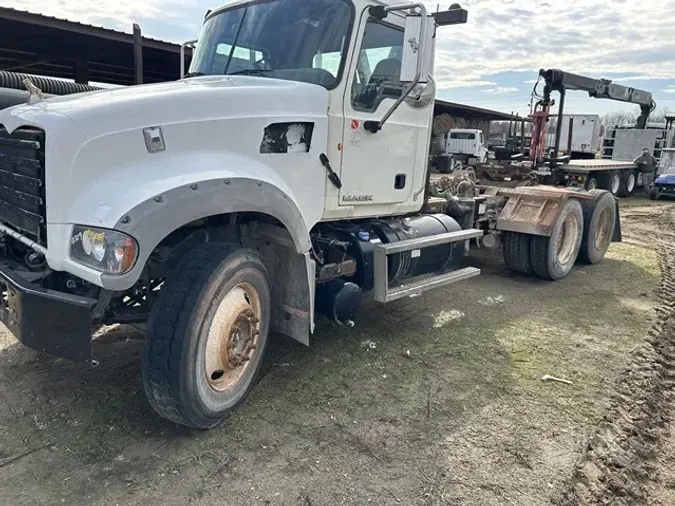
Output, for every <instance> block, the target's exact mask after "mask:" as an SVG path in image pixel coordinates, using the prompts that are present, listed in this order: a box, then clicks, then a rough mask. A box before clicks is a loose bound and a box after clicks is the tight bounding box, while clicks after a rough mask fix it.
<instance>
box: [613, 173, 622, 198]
mask: <svg viewBox="0 0 675 506" xmlns="http://www.w3.org/2000/svg"><path fill="white" fill-rule="evenodd" d="M620 186H621V178H620V177H619V175H618V174H615V175H614V177H612V193H613V194H614V195H616V194H617V193H619V187H620Z"/></svg>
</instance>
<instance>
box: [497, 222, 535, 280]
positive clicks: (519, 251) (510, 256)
mask: <svg viewBox="0 0 675 506" xmlns="http://www.w3.org/2000/svg"><path fill="white" fill-rule="evenodd" d="M531 238H532V236H530V235H527V234H519V233H516V232H505V233H504V245H503V250H502V251H503V254H504V262H505V263H506V267H507V268H508V269H509V270H511V271H513V272H517V273H518V274H527V275H530V274H532V262H531V260H530V241H531Z"/></svg>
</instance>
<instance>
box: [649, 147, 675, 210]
mask: <svg viewBox="0 0 675 506" xmlns="http://www.w3.org/2000/svg"><path fill="white" fill-rule="evenodd" d="M659 172H660V175H659V176H658V177H657V178H656V181H654V184H653V186H652V190H651V192H650V193H649V198H650V199H652V200H657V199H659V198H660V197H675V150H673V149H664V150H663V153H662V155H661V164H660V167H659Z"/></svg>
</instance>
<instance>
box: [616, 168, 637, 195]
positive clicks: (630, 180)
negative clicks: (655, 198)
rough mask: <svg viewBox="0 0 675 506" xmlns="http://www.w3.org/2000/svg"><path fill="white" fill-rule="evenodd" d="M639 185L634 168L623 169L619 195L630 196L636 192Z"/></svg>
mask: <svg viewBox="0 0 675 506" xmlns="http://www.w3.org/2000/svg"><path fill="white" fill-rule="evenodd" d="M636 186H637V177H636V176H635V172H633V171H632V170H628V171H622V173H621V184H620V186H619V193H618V196H619V197H630V196H631V195H633V193H634V192H635V187H636Z"/></svg>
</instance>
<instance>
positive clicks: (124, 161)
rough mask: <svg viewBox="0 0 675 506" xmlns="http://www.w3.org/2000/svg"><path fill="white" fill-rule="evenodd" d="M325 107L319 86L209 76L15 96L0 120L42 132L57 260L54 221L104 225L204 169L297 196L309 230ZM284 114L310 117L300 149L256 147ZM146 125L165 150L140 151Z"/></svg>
mask: <svg viewBox="0 0 675 506" xmlns="http://www.w3.org/2000/svg"><path fill="white" fill-rule="evenodd" d="M327 107H328V91H327V90H326V89H325V88H322V87H320V86H316V85H311V84H305V83H299V82H291V81H279V80H273V79H266V78H257V77H248V76H246V77H245V76H231V77H223V76H211V77H202V78H195V79H189V80H185V81H178V82H171V83H163V84H158V85H147V86H134V87H129V88H119V89H115V90H108V91H100V92H92V93H86V94H80V95H70V96H67V97H59V98H55V99H52V100H49V101H46V102H45V103H42V104H37V105H33V106H29V105H23V106H17V107H14V108H10V109H5V110H3V111H1V112H0V124H3V125H5V127H7V129H8V130H9V131H10V132H11V131H12V130H14V129H15V128H17V127H18V126H21V125H28V126H36V127H41V128H43V129H44V130H45V132H46V174H47V179H46V196H47V206H48V211H47V221H48V229H47V234H48V242H49V250H48V253H47V261H48V263H49V265H50V267H52V268H53V269H56V270H62V269H63V268H64V267H65V266H66V264H68V261H67V241H68V234H63V230H64V228H63V227H60V226H61V225H62V226H64V227H70V224H73V223H80V224H85V225H94V226H99V227H104V228H113V227H114V226H115V224H116V223H117V222H118V221H119V219H120V218H121V217H122V216H123V215H124V214H125V213H126V212H128V211H129V210H130V209H132V208H134V207H135V206H136V205H138V204H139V203H141V202H143V201H146V200H148V199H151V198H153V197H154V196H156V195H160V194H161V193H163V192H165V191H168V190H170V189H172V188H175V187H178V186H181V185H186V184H190V183H191V182H198V181H203V180H208V179H214V178H234V177H250V178H255V179H257V180H260V181H265V182H267V183H269V184H271V185H274V186H276V187H277V188H279V189H280V190H281V191H282V192H284V193H285V194H286V195H288V196H289V198H290V199H291V200H292V201H293V202H295V203H296V204H297V207H298V208H299V209H300V212H301V216H299V217H298V218H299V219H302V220H303V221H304V222H305V225H306V227H307V229H308V230H309V229H310V228H311V227H312V226H313V225H314V224H315V223H317V222H318V221H319V220H320V219H321V216H322V214H323V208H324V188H325V180H326V171H325V169H324V168H323V167H322V165H321V163H320V162H319V154H320V153H323V152H325V151H326V141H327V138H328V133H327V117H326V111H327ZM294 121H311V122H313V123H314V125H315V126H314V132H313V136H312V146H311V150H310V152H309V153H293V154H287V155H283V156H279V155H274V154H260V143H261V141H262V136H263V131H264V129H265V127H266V126H268V125H269V124H271V123H275V122H294ZM155 125H161V126H162V130H163V134H164V141H165V143H166V151H165V152H163V153H157V154H149V153H148V152H147V150H146V146H145V141H144V137H143V128H145V127H148V126H155ZM57 226H59V227H57ZM57 230H58V232H57ZM77 274H79V275H81V276H82V277H85V276H84V274H83V273H82V272H79V271H78V273H77ZM88 278H90V276H88ZM89 280H90V281H91V279H89Z"/></svg>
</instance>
